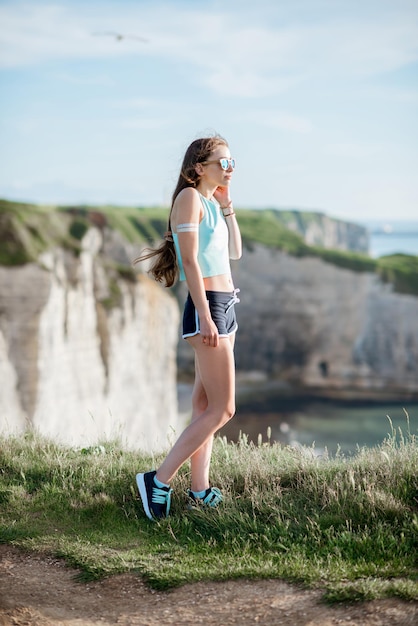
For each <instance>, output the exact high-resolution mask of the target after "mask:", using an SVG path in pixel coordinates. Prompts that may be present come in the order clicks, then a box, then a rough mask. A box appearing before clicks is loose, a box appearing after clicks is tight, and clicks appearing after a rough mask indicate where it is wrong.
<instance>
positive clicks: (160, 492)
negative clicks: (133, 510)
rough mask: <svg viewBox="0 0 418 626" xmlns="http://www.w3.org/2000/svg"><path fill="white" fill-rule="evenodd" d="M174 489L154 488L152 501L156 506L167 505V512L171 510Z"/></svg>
mask: <svg viewBox="0 0 418 626" xmlns="http://www.w3.org/2000/svg"><path fill="white" fill-rule="evenodd" d="M171 492H172V489H160V487H153V488H152V501H153V502H154V503H155V504H167V511H168V510H169V508H170V503H171Z"/></svg>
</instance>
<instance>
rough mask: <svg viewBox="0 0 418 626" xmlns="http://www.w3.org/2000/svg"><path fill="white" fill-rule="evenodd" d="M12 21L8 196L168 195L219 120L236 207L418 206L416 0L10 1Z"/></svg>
mask: <svg viewBox="0 0 418 626" xmlns="http://www.w3.org/2000/svg"><path fill="white" fill-rule="evenodd" d="M0 24H2V28H1V31H0V89H1V94H2V95H1V100H0V116H1V120H0V197H6V198H9V199H19V200H26V201H34V202H44V203H61V204H63V203H66V204H72V203H84V202H86V203H90V204H98V203H114V204H121V205H154V204H158V205H161V204H167V205H168V204H169V201H170V196H171V193H172V190H173V187H174V184H175V181H176V179H177V176H178V170H179V166H180V163H181V160H182V157H183V153H184V150H185V149H186V147H187V145H188V144H189V143H190V141H192V140H193V139H195V138H196V137H198V136H202V135H205V134H207V133H212V132H215V131H216V132H219V133H220V134H222V135H223V136H225V137H226V138H227V139H228V141H229V143H230V147H231V151H232V153H233V156H235V157H236V159H237V169H236V173H235V176H234V180H233V183H232V189H233V198H234V201H235V204H236V206H238V207H248V208H264V207H277V208H282V207H293V208H300V209H312V210H320V211H323V212H325V213H327V214H329V215H331V216H334V217H339V218H342V219H347V220H350V221H362V220H366V219H370V220H373V219H382V220H386V221H390V220H393V219H398V220H399V219H404V220H411V219H418V174H417V173H418V1H417V0H291V1H290V0H275V1H273V0H271V1H267V0H258V1H257V2H255V1H254V0H252V1H251V2H249V1H247V0H229V1H228V2H225V1H223V2H220V1H218V0H204V1H200V0H194V1H192V0H190V1H177V0H173V1H171V2H169V1H160V0H153V1H151V0H148V1H147V0H135V1H134V0H118V1H116V0H113V1H109V0H101V1H100V2H98V1H93V0H83V1H81V0H72V1H71V2H70V1H59V0H50V1H45V2H42V1H38V0H34V1H32V2H20V1H19V0H14V1H7V0H5V1H4V0H0ZM107 32H118V33H122V34H124V35H129V36H132V37H126V38H124V39H122V40H121V41H117V40H116V38H115V37H113V36H111V35H105V34H102V33H107ZM134 37H139V38H141V37H142V38H145V39H146V41H142V40H141V39H135V38H134Z"/></svg>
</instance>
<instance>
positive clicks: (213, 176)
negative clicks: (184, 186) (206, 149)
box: [201, 145, 235, 187]
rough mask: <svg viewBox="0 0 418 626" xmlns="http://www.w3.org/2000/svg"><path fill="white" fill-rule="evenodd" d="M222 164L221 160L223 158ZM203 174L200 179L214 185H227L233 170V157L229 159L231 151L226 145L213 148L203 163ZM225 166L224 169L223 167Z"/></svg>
mask: <svg viewBox="0 0 418 626" xmlns="http://www.w3.org/2000/svg"><path fill="white" fill-rule="evenodd" d="M225 159H226V161H224V162H223V163H222V165H223V167H222V165H221V162H222V160H225ZM202 165H203V174H202V175H201V180H202V179H203V180H205V182H207V183H208V184H210V185H214V186H215V187H226V186H228V185H229V183H230V181H231V177H232V173H233V171H234V165H235V163H234V159H231V152H230V150H229V148H228V146H224V145H220V146H218V147H217V148H215V150H213V151H212V152H211V154H210V156H209V158H208V159H207V161H205V162H204V163H203V164H202ZM225 167H226V169H224V168H225Z"/></svg>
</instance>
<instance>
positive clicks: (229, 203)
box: [221, 200, 232, 211]
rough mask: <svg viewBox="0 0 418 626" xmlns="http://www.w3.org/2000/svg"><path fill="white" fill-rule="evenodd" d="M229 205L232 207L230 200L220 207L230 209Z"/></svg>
mask: <svg viewBox="0 0 418 626" xmlns="http://www.w3.org/2000/svg"><path fill="white" fill-rule="evenodd" d="M231 207H232V200H230V201H229V202H228V204H227V205H226V206H221V209H222V211H223V210H224V209H230V208H231Z"/></svg>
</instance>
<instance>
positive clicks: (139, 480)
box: [136, 474, 154, 521]
mask: <svg viewBox="0 0 418 626" xmlns="http://www.w3.org/2000/svg"><path fill="white" fill-rule="evenodd" d="M136 484H137V487H138V491H139V495H140V496H141V500H142V506H143V508H144V512H145V515H146V516H147V517H148V519H150V520H152V521H154V518H153V516H152V513H151V511H150V508H149V504H148V494H147V488H146V486H145V480H144V474H137V475H136Z"/></svg>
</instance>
